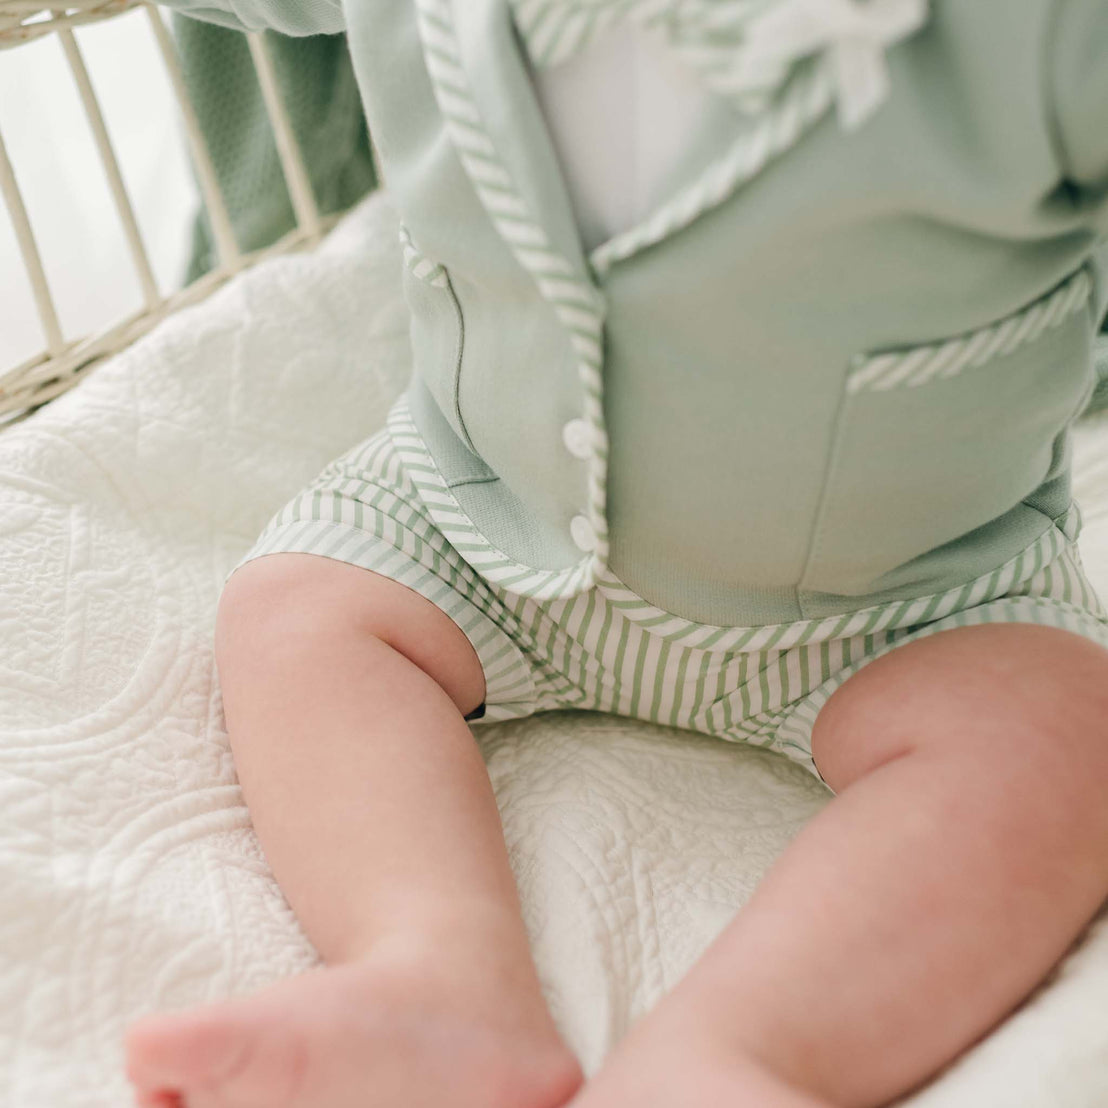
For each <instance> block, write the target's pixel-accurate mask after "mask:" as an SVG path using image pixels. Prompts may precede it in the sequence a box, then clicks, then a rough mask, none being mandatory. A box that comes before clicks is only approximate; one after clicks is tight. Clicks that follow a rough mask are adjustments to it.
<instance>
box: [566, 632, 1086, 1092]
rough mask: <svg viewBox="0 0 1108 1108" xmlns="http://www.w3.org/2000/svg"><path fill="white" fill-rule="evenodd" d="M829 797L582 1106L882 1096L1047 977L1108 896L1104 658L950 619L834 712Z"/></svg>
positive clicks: (1047, 635) (829, 713) (826, 730)
mask: <svg viewBox="0 0 1108 1108" xmlns="http://www.w3.org/2000/svg"><path fill="white" fill-rule="evenodd" d="M813 742H814V748H815V755H816V760H817V764H818V765H819V767H820V771H821V773H822V774H823V775H824V777H825V778H826V780H827V781H828V784H830V785H831V787H832V788H833V789H835V790H836V792H837V793H838V794H839V795H838V796H837V798H836V799H834V800H833V801H832V802H831V803H830V804H829V805H828V806H827V807H826V808H825V809H824V811H822V812H821V813H820V814H819V815H818V816H817V817H816V818H815V819H814V820H812V822H811V823H810V824H809V825H808V826H806V827H805V828H804V830H803V831H802V832H801V833H800V835H798V836H797V838H796V839H795V840H794V842H793V843H792V844H790V846H789V848H788V850H787V851H786V852H785V853H784V854H783V855H782V857H781V859H780V860H779V861H778V863H777V865H776V866H775V867H774V869H773V870H772V871H771V873H770V874H769V875H768V876H767V878H766V879H765V881H764V882H763V883H762V885H761V886H760V887H759V888H758V890H757V892H756V893H755V895H754V897H753V898H752V899H751V901H750V903H749V904H748V905H747V906H746V907H745V908H744V909H743V910H742V911H741V912H740V913H739V915H738V916H737V917H736V919H735V920H734V921H733V922H732V923H731V925H730V926H729V927H728V928H727V929H726V930H725V931H724V933H723V934H722V935H721V936H720V937H719V938H718V939H717V940H716V942H715V943H714V944H713V945H712V946H711V947H710V948H709V950H708V951H707V952H706V954H705V955H704V957H703V958H702V959H701V961H700V962H699V963H698V964H697V965H696V966H695V967H694V968H693V970H692V972H691V973H690V974H689V976H688V977H686V978H685V980H684V981H683V982H682V983H681V984H680V985H678V986H677V988H676V989H675V990H674V991H673V993H672V994H671V995H670V996H669V997H667V998H666V999H664V1000H663V1001H662V1002H661V1004H660V1005H659V1006H658V1007H657V1008H656V1009H655V1011H654V1012H652V1013H651V1014H650V1015H648V1016H647V1017H646V1018H645V1019H644V1020H642V1021H641V1022H640V1023H639V1024H638V1025H637V1027H636V1028H635V1029H634V1030H633V1031H632V1032H631V1034H630V1035H629V1036H628V1038H627V1039H626V1040H625V1041H624V1042H623V1043H622V1044H621V1045H620V1047H619V1048H617V1050H616V1051H615V1052H614V1053H613V1056H612V1057H611V1059H610V1060H609V1062H608V1063H607V1065H606V1067H605V1068H604V1069H603V1070H602V1071H601V1073H600V1074H599V1075H598V1076H597V1078H596V1079H595V1080H594V1082H593V1083H591V1084H590V1085H589V1086H588V1087H587V1088H586V1089H585V1090H584V1092H583V1093H582V1095H581V1096H580V1098H579V1099H578V1100H574V1102H573V1106H574V1108H618V1106H622V1105H626V1104H634V1105H636V1108H663V1106H664V1108H670V1106H672V1105H674V1104H681V1105H683V1106H685V1108H697V1106H700V1105H704V1106H707V1105H719V1104H734V1105H744V1106H745V1105H747V1104H749V1105H757V1106H758V1108H819V1106H824V1105H835V1106H842V1108H846V1106H851V1108H862V1106H876V1105H882V1104H886V1103H887V1102H888V1101H890V1100H891V1099H893V1098H894V1097H897V1096H899V1095H901V1094H903V1093H905V1092H907V1091H909V1090H910V1089H912V1088H914V1087H915V1086H917V1085H918V1084H920V1083H921V1082H923V1081H924V1080H925V1079H926V1078H927V1077H929V1076H930V1075H932V1074H933V1073H935V1072H936V1071H937V1070H938V1069H939V1068H940V1067H942V1066H943V1065H944V1064H945V1063H947V1062H948V1061H950V1060H951V1059H952V1058H954V1057H955V1056H956V1055H957V1054H958V1053H960V1052H961V1051H962V1050H963V1049H964V1048H966V1047H968V1046H969V1045H970V1044H971V1043H972V1042H974V1041H975V1040H976V1039H977V1038H979V1037H980V1036H981V1035H983V1034H984V1033H985V1032H986V1031H988V1030H989V1029H990V1028H991V1027H993V1026H994V1025H995V1024H996V1023H997V1021H998V1020H1000V1019H1001V1017H1002V1016H1004V1015H1005V1014H1006V1013H1007V1012H1009V1011H1010V1010H1011V1009H1012V1008H1013V1007H1014V1006H1015V1005H1016V1004H1017V1003H1018V1002H1019V1001H1020V1000H1021V999H1022V998H1024V997H1025V996H1026V995H1027V994H1028V993H1029V992H1030V991H1031V989H1032V988H1033V987H1034V986H1035V985H1036V984H1037V983H1038V982H1039V981H1041V980H1042V978H1043V977H1044V976H1045V975H1046V974H1047V972H1048V971H1049V970H1050V969H1051V967H1052V966H1053V965H1054V964H1055V963H1056V962H1057V961H1058V959H1059V958H1060V957H1061V956H1062V955H1063V954H1064V953H1065V951H1066V949H1067V947H1068V946H1069V945H1070V944H1071V943H1072V942H1073V940H1074V938H1075V937H1076V936H1077V935H1078V934H1079V933H1080V931H1081V929H1082V928H1083V927H1084V925H1085V924H1087V923H1088V921H1089V920H1090V919H1091V917H1092V916H1093V915H1094V914H1095V912H1096V910H1097V908H1098V907H1099V905H1100V904H1101V902H1102V901H1103V900H1104V898H1105V895H1106V894H1108V805H1106V804H1105V803H1104V797H1105V794H1106V792H1108V651H1105V650H1104V649H1102V648H1101V647H1099V646H1096V645H1095V644H1093V643H1092V642H1089V641H1087V640H1085V639H1083V638H1081V637H1079V636H1077V635H1074V634H1070V633H1069V632H1064V631H1058V630H1054V629H1052V628H1042V627H1035V626H1026V625H999V626H997V625H994V626H985V627H973V628H965V629H960V630H952V631H948V632H942V633H940V634H936V635H934V636H933V637H931V638H925V639H920V640H917V641H915V642H913V643H910V644H906V645H905V646H903V647H900V648H898V649H897V650H894V651H893V652H891V653H890V654H888V655H886V656H884V657H882V658H880V659H877V660H876V661H874V662H872V663H870V665H868V666H866V667H865V668H864V669H862V670H861V671H859V673H857V674H856V675H855V676H853V677H852V678H850V679H849V680H848V681H847V682H846V683H845V684H844V685H843V686H842V688H841V689H839V690H838V691H837V692H836V693H835V695H834V696H833V697H832V698H831V700H830V701H829V702H828V704H827V706H826V707H825V708H824V710H823V712H822V713H821V715H820V717H819V720H818V721H817V726H816V731H815V735H814V739H813Z"/></svg>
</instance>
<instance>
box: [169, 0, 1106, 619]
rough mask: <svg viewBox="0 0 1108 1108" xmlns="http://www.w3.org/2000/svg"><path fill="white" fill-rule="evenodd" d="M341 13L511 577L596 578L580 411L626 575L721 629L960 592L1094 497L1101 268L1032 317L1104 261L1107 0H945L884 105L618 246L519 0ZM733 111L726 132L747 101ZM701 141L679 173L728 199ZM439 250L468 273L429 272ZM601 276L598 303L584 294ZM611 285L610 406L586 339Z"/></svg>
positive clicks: (434, 408) (438, 471) (319, 21)
mask: <svg viewBox="0 0 1108 1108" xmlns="http://www.w3.org/2000/svg"><path fill="white" fill-rule="evenodd" d="M213 2H214V0H204V3H200V0H179V2H178V6H180V7H183V8H186V9H188V8H191V9H192V10H193V11H194V12H202V13H207V14H210V13H211V4H212V3H213ZM688 2H689V3H692V4H695V3H697V2H707V0H688ZM205 4H206V6H205ZM709 6H710V5H709ZM420 8H422V9H423V10H424V16H425V22H424V26H423V27H422V28H421V27H420V22H419V19H418V18H417V10H418V9H420ZM737 10H738V9H737ZM743 10H751V9H743ZM344 11H345V17H346V23H347V29H348V33H349V36H350V42H351V51H352V56H353V61H354V68H355V72H356V73H357V77H358V81H359V84H360V86H361V89H362V95H363V102H364V103H365V105H366V107H367V109H368V111H367V115H368V118H369V125H370V129H371V130H372V132H373V135H374V139H375V143H376V145H377V149H378V150H379V152H380V155H381V159H382V169H383V172H384V174H385V176H386V178H387V180H388V183H389V189H390V196H391V198H392V200H393V202H394V203H395V204H396V206H397V208H398V210H399V212H400V214H401V217H402V220H403V222H404V224H405V225H406V227H407V229H408V231H409V232H410V235H411V240H412V242H413V243H415V244H416V245H417V246H418V249H419V251H421V252H422V254H423V255H424V258H423V260H417V261H416V262H415V263H414V264H412V265H410V267H409V270H408V273H407V276H406V279H405V280H406V290H407V293H408V296H409V303H410V305H411V307H412V310H413V321H412V329H413V348H414V351H415V361H414V368H413V380H412V385H411V388H410V390H409V396H410V401H411V409H412V413H413V417H414V419H415V420H416V423H417V424H418V427H419V434H420V436H421V441H412V442H410V443H406V444H405V448H406V451H407V456H408V457H409V458H410V459H411V460H412V464H415V465H420V466H422V468H421V470H420V472H421V473H429V474H433V475H434V477H435V480H436V481H438V482H439V484H440V485H441V488H437V489H434V490H431V492H430V493H429V495H430V496H431V497H432V498H433V501H434V503H433V504H432V513H433V514H434V515H435V516H436V522H437V523H438V524H439V525H440V526H441V527H443V529H444V532H445V533H447V536H448V538H450V541H451V542H455V543H456V546H457V548H458V549H459V550H460V551H462V553H463V555H464V556H466V557H467V559H471V560H472V564H474V565H475V566H477V567H479V568H481V569H482V572H484V573H485V575H486V577H488V576H489V573H490V572H492V570H493V568H495V571H496V572H497V573H500V574H502V575H501V576H500V577H499V578H498V580H500V581H502V582H504V581H507V580H508V579H509V577H508V575H509V574H517V569H519V567H522V569H521V570H520V571H519V572H518V574H517V577H516V580H518V582H519V591H524V590H530V591H529V592H528V593H527V595H534V596H540V595H541V596H543V597H552V596H567V595H572V594H573V591H574V589H575V588H578V587H584V586H585V585H587V584H589V583H591V581H593V580H595V579H596V574H597V573H598V572H600V570H598V569H597V567H596V561H597V559H590V558H589V557H586V558H584V559H582V557H581V551H582V549H585V550H588V549H590V548H589V547H588V543H587V532H585V535H586V538H585V541H584V543H583V542H582V541H581V535H582V533H583V532H582V529H581V528H580V526H578V527H577V528H576V531H575V530H574V525H575V524H579V523H580V522H581V521H582V516H583V514H585V513H586V512H588V511H590V510H591V505H593V504H594V503H595V502H596V501H595V499H594V490H595V488H596V482H595V480H594V478H595V477H596V475H597V473H598V472H602V470H599V469H598V468H597V465H596V462H597V459H598V458H600V457H601V456H602V455H601V453H600V452H594V453H593V454H592V455H591V456H587V457H585V458H581V457H580V456H579V455H575V454H574V453H573V452H572V451H567V445H566V441H567V440H566V439H565V438H564V436H563V431H564V429H566V428H567V426H568V425H569V424H570V423H578V424H579V423H580V422H582V421H583V420H584V421H588V420H591V421H593V422H592V423H591V424H590V427H595V426H596V425H597V421H598V420H602V421H603V425H602V429H603V430H604V431H605V432H606V433H607V439H608V442H609V443H610V446H611V449H610V453H609V454H608V456H607V459H606V461H607V467H608V468H607V474H606V484H605V485H604V486H603V490H604V492H605V493H606V501H604V503H605V511H606V513H607V514H606V520H605V522H606V525H607V530H608V537H609V539H610V548H609V549H608V550H607V551H606V553H607V567H602V568H610V569H611V571H612V572H613V573H615V574H616V576H617V577H618V578H619V579H620V580H621V581H622V582H624V583H625V584H626V585H627V586H628V588H629V589H631V590H633V591H634V592H635V593H636V594H637V595H639V596H641V597H643V598H645V599H647V600H649V601H650V602H651V603H654V604H656V605H658V607H660V608H663V609H665V610H666V611H668V612H671V613H674V614H676V615H679V616H682V617H685V618H687V619H690V620H695V621H698V622H702V623H707V624H720V625H753V624H770V623H785V622H787V621H789V620H797V619H806V618H822V617H826V616H831V615H833V614H835V613H839V612H851V611H854V610H856V609H858V608H860V607H863V606H868V605H877V604H887V605H895V604H896V603H897V602H898V601H901V600H904V601H909V600H911V599H913V598H919V597H925V596H928V595H931V594H934V593H938V592H942V591H943V590H945V589H949V588H952V587H955V586H958V585H960V584H961V583H964V582H967V581H970V580H972V579H974V578H976V577H979V576H980V575H981V574H983V573H987V572H991V571H992V570H994V569H995V568H996V567H997V566H1000V565H1002V564H1005V563H1006V562H1008V561H1009V560H1010V559H1014V558H1018V557H1020V556H1021V552H1024V551H1029V550H1032V549H1033V548H1034V545H1035V543H1036V542H1037V541H1038V540H1039V539H1040V538H1041V537H1042V536H1043V535H1044V534H1046V533H1048V532H1049V531H1050V530H1051V529H1052V528H1054V527H1055V526H1056V521H1057V520H1059V519H1061V518H1063V517H1064V516H1065V515H1066V513H1067V511H1068V508H1069V505H1070V484H1069V474H1070V459H1069V439H1068V430H1069V426H1070V424H1071V422H1072V420H1073V419H1074V418H1075V417H1076V415H1077V414H1078V412H1079V411H1080V410H1081V408H1082V407H1084V405H1085V404H1087V403H1088V401H1089V398H1090V395H1091V394H1092V392H1093V384H1094V382H1093V378H1092V374H1091V364H1090V363H1091V352H1092V343H1093V340H1094V337H1095V333H1096V331H1097V330H1098V329H1099V323H1100V321H1101V319H1102V318H1103V313H1104V309H1105V307H1106V306H1108V302H1106V299H1105V298H1106V296H1108V285H1106V283H1105V282H1104V280H1103V273H1101V274H1100V275H1099V279H1097V280H1095V281H1092V282H1091V285H1090V287H1092V288H1093V289H1094V294H1095V299H1094V301H1093V302H1091V303H1088V302H1085V303H1082V304H1080V305H1078V308H1079V310H1075V311H1066V312H1065V313H1063V314H1062V315H1061V317H1059V318H1056V319H1054V321H1053V322H1052V324H1051V326H1050V327H1049V328H1046V329H1043V328H1041V327H1040V328H1036V327H1034V326H1029V327H1027V328H1023V326H1022V324H1023V323H1024V322H1031V323H1033V322H1034V320H1035V319H1036V318H1038V319H1040V320H1041V319H1042V318H1043V317H1044V315H1043V313H1044V309H1045V306H1046V304H1047V302H1048V301H1051V302H1053V300H1052V298H1054V297H1055V290H1057V289H1059V288H1064V287H1066V286H1068V287H1071V288H1074V287H1078V288H1079V287H1080V286H1077V285H1074V284H1073V282H1075V281H1077V280H1078V277H1077V275H1078V274H1080V273H1081V272H1082V271H1084V270H1086V269H1088V271H1089V272H1090V273H1092V272H1093V271H1094V266H1095V263H1096V259H1097V250H1098V247H1099V245H1100V244H1101V243H1102V242H1103V238H1104V235H1105V232H1106V231H1108V181H1106V180H1105V179H1104V177H1105V174H1106V173H1108V129H1106V128H1105V127H1104V126H1103V125H1102V121H1103V120H1104V118H1105V117H1106V116H1108V86H1106V82H1105V73H1106V72H1108V71H1106V70H1105V69H1104V67H1103V64H1102V59H1103V57H1104V56H1105V54H1106V52H1108V5H1105V4H1104V3H1103V0H1021V3H1020V4H1018V5H1013V4H1011V2H1010V0H976V2H975V3H973V4H965V3H962V2H961V0H935V2H934V3H933V4H932V6H931V17H930V22H929V24H928V26H927V27H926V28H924V30H923V31H922V32H921V33H919V34H916V35H914V36H913V37H912V38H910V39H909V40H907V41H905V42H901V43H899V44H898V45H896V46H895V47H892V48H890V49H889V50H888V51H887V60H888V64H889V68H890V72H891V77H892V82H891V90H890V95H889V98H888V99H887V101H886V102H885V103H884V104H883V105H882V106H881V108H880V110H879V111H878V112H877V114H876V115H875V116H874V117H873V118H872V119H870V120H869V121H868V122H867V123H866V124H865V125H864V126H863V127H861V129H859V130H858V131H855V132H852V133H849V134H848V133H844V131H843V130H842V128H841V127H840V126H839V124H838V122H837V120H836V118H835V115H834V113H833V112H829V113H828V114H827V115H825V116H823V117H821V118H819V120H818V122H815V123H814V124H813V125H812V127H811V128H810V129H809V130H808V131H807V132H806V133H803V134H800V135H799V136H797V138H796V141H795V143H794V144H792V145H791V147H790V148H788V149H787V150H786V151H783V152H780V153H779V156H777V157H774V158H770V159H769V160H768V161H765V162H763V163H760V164H759V165H758V166H757V168H756V169H755V171H754V172H753V174H752V176H751V177H750V179H749V180H746V181H744V182H743V183H741V184H740V185H739V186H738V187H737V188H735V189H734V191H733V192H730V193H728V192H727V191H726V190H723V191H722V192H719V191H716V192H713V193H712V195H713V200H712V205H713V206H711V207H710V208H708V209H707V210H704V211H702V212H701V214H699V215H698V216H697V218H696V219H695V220H694V221H692V222H690V223H688V224H687V225H685V226H681V227H679V228H678V229H676V230H668V231H667V232H666V233H665V234H664V235H662V236H661V237H660V239H659V240H657V241H654V242H651V243H648V244H646V245H643V246H639V247H636V248H635V249H634V250H633V251H631V252H630V253H628V254H627V255H626V256H621V257H618V258H617V259H616V260H615V261H614V263H613V264H611V265H610V267H608V268H607V269H606V270H605V271H601V270H599V269H592V268H590V264H589V260H588V259H586V258H585V257H584V251H583V248H582V244H581V242H580V240H579V238H578V236H577V233H576V221H575V217H574V214H573V212H572V209H571V205H570V201H569V198H568V196H567V195H566V192H565V188H564V184H563V183H562V182H561V180H560V176H559V171H558V160H557V155H556V153H555V151H554V149H553V147H552V143H551V139H550V135H549V132H548V130H547V128H546V127H545V126H544V124H543V118H542V114H541V111H540V109H539V106H538V104H537V101H536V97H535V93H534V88H533V85H532V82H531V79H530V75H529V72H528V68H527V64H526V60H525V59H524V58H523V57H522V54H521V47H520V40H519V37H518V36H517V35H516V34H515V33H514V23H513V13H512V7H511V4H510V3H509V2H508V0H441V2H440V0H393V2H389V3H384V2H378V0H349V3H348V4H347V5H346V7H345V9H344ZM309 16H310V17H312V18H314V19H315V20H316V23H315V24H314V25H312V26H309V23H310V19H309ZM227 17H228V18H237V19H238V20H239V21H240V22H241V23H242V24H243V25H244V26H248V27H249V26H258V25H260V24H262V23H265V22H272V23H273V24H274V25H276V26H279V27H282V28H284V29H289V28H294V29H295V28H300V29H305V28H306V29H309V30H310V29H319V30H333V29H335V28H334V25H333V24H334V20H335V9H334V7H333V6H331V5H326V4H323V3H317V4H315V5H314V6H305V5H304V4H302V3H300V2H299V0H256V2H255V0H229V9H228V13H227ZM435 81H438V82H439V83H440V87H439V88H437V89H436V88H435V87H434V84H433V82H435ZM793 87H794V88H795V83H794V85H793ZM782 95H785V94H784V93H783V94H782ZM713 126H715V127H716V128H717V131H716V134H715V135H714V141H713V143H712V144H711V145H712V148H713V149H718V150H727V149H731V148H732V146H733V145H734V144H736V143H737V142H739V141H741V136H742V134H743V128H744V127H746V126H747V124H746V123H745V122H744V121H743V120H742V119H741V118H740V117H739V116H737V115H736V116H735V117H734V119H732V120H728V119H727V117H726V114H725V113H721V115H720V118H719V119H718V120H716V121H714V123H713ZM786 133H787V132H786ZM700 154H701V155H702V154H703V149H702V150H701V151H700ZM704 168H705V166H704V163H703V161H700V162H696V161H688V162H687V163H684V164H681V165H679V166H677V167H676V174H677V175H678V176H679V177H680V179H681V180H682V181H685V182H688V183H689V185H690V187H691V188H700V189H701V193H702V194H707V192H708V191H709V190H708V189H707V188H706V187H702V186H703V183H704V182H705V181H706V180H707V178H704V177H702V171H703V170H704ZM493 194H495V195H493ZM694 207H695V205H694ZM536 259H537V262H536ZM737 259H741V261H737ZM428 261H429V262H430V263H432V264H434V265H441V266H443V267H444V269H445V273H446V274H447V280H446V282H445V284H444V285H443V287H436V286H434V285H430V284H429V285H426V287H424V286H423V285H421V284H420V283H419V274H420V272H423V271H424V270H425V269H426V266H425V264H424V263H425V262H428ZM548 263H549V265H548ZM536 265H538V266H539V267H542V266H547V268H546V269H545V272H546V273H549V274H556V275H557V280H554V281H550V280H544V279H543V278H542V277H541V275H540V276H537V275H536ZM582 290H588V295H586V296H585V297H584V298H583V299H582V300H581V304H582V307H581V309H580V313H579V314H580V316H581V317H582V319H583V320H584V322H583V323H582V324H581V325H580V327H578V325H576V324H574V323H573V322H572V321H567V316H566V314H565V312H562V311H558V310H557V304H556V301H557V300H558V298H559V297H565V296H573V295H576V294H579V293H580V292H581V291H582ZM596 304H600V305H602V307H603V310H604V313H605V330H604V346H603V367H602V369H603V373H602V377H603V388H604V396H603V408H602V410H599V409H598V406H597V405H596V404H595V403H593V402H592V401H591V394H590V393H589V391H588V390H589V388H591V387H592V384H591V382H590V380H589V379H588V378H587V375H582V374H581V373H579V370H580V368H581V366H582V365H583V364H584V358H585V356H584V355H581V356H579V355H578V353H577V351H578V350H579V349H580V348H582V343H585V345H587V340H582V338H581V328H584V329H585V330H588V329H589V328H591V327H592V326H593V324H594V322H595V315H596V313H597V311H598V310H599V309H597V308H596V307H595V305H596ZM586 317H588V318H586ZM1001 324H1005V325H1006V330H1005V332H1003V333H1007V334H1009V335H1010V334H1013V333H1015V334H1019V333H1020V331H1021V330H1023V331H1025V332H1026V333H1029V334H1031V336H1032V337H1031V338H1028V339H1027V341H1024V342H1022V343H1020V344H1017V345H1016V346H1015V347H1014V348H1007V347H1005V348H1004V349H1002V350H1000V351H999V352H996V351H994V356H991V357H989V358H988V359H986V360H985V361H984V362H983V363H982V364H980V365H978V364H969V363H967V364H966V366H965V368H964V370H963V369H959V371H957V372H956V373H955V374H954V375H949V376H947V375H940V374H938V373H936V374H934V375H933V376H932V377H930V378H929V379H928V380H927V381H926V382H923V383H921V387H892V388H889V389H887V390H882V389H880V388H864V389H860V390H856V389H854V388H853V387H852V379H853V378H852V375H853V374H855V373H856V372H857V371H858V367H859V366H862V367H865V366H866V365H869V364H870V363H871V362H873V361H874V360H875V359H878V358H880V357H881V356H883V355H885V354H887V353H888V354H890V355H895V356H897V357H900V356H901V355H903V354H911V355H912V357H916V356H919V357H921V358H922V359H923V361H924V362H925V363H926V362H934V361H935V356H934V353H933V351H934V350H945V349H946V347H947V345H953V344H957V343H959V342H960V341H961V340H962V338H963V337H964V336H966V335H968V334H972V335H975V336H976V337H977V338H982V337H983V338H985V339H988V338H989V332H990V331H993V330H996V329H997V328H998V327H999V326H1000V325H1001ZM588 333H589V334H591V333H592V331H588ZM985 345H989V343H988V342H986V343H985ZM589 356H591V355H589ZM598 413H599V414H598ZM421 450H422V451H425V454H426V458H424V457H422V456H421V453H420V452H421ZM428 480H430V478H428ZM584 522H586V523H588V522H589V520H588V518H586V519H585V520H584ZM594 534H595V532H594ZM456 540H458V541H457V542H456ZM513 563H514V564H513ZM590 575H591V576H590ZM490 579H491V578H490Z"/></svg>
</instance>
